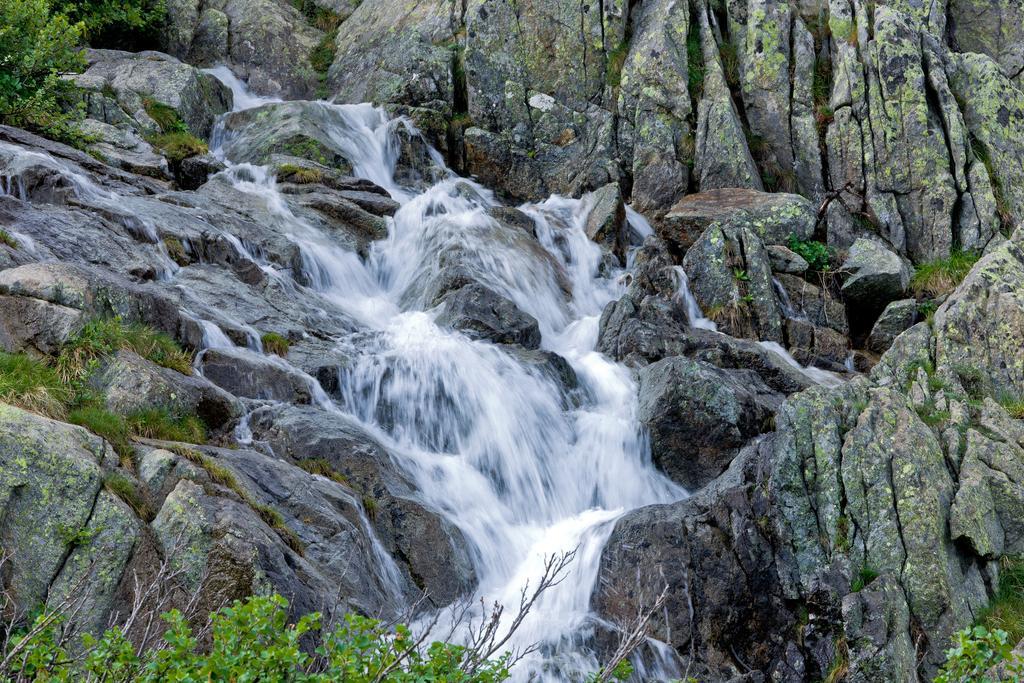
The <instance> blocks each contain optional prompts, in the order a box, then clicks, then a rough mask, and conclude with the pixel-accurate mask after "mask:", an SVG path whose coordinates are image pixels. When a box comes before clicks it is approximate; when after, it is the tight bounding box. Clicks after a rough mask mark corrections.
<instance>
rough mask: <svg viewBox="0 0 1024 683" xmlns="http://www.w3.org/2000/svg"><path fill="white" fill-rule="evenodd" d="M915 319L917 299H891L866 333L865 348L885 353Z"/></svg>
mask: <svg viewBox="0 0 1024 683" xmlns="http://www.w3.org/2000/svg"><path fill="white" fill-rule="evenodd" d="M916 320H917V301H915V300H914V299H901V300H899V301H893V302H892V303H890V304H889V305H888V306H886V307H885V310H883V311H882V314H881V315H880V316H878V320H876V321H875V324H874V326H873V327H872V328H871V334H869V335H868V341H867V348H869V349H870V350H872V351H874V352H875V353H885V352H886V351H887V350H888V349H889V347H890V346H892V343H893V341H894V340H895V339H896V337H898V336H899V335H900V333H901V332H903V331H904V330H906V329H908V328H909V327H910V326H911V325H913V324H914V322H915V321H916Z"/></svg>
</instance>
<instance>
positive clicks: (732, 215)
mask: <svg viewBox="0 0 1024 683" xmlns="http://www.w3.org/2000/svg"><path fill="white" fill-rule="evenodd" d="M815 221H816V215H815V211H814V207H813V206H811V203H810V202H809V201H808V200H806V199H804V198H803V197H800V196H799V195H792V194H782V193H775V194H772V193H767V192H758V191H756V190H747V189H740V188H728V189H716V190H708V191H705V192H700V193H697V194H691V195H687V196H685V197H683V198H682V199H681V200H679V202H677V203H676V205H675V206H673V207H672V209H671V210H670V211H669V212H668V213H667V214H665V217H664V218H663V219H662V221H661V223H660V225H659V227H658V234H659V235H660V236H661V238H662V239H663V240H665V243H666V244H667V245H668V247H669V249H671V250H673V251H677V252H679V253H683V252H685V251H686V250H687V249H688V248H689V247H690V245H692V244H693V243H694V242H695V241H696V240H697V238H698V237H700V236H701V234H703V233H704V231H705V230H707V229H708V227H710V226H711V225H713V224H720V225H730V226H737V227H739V226H742V227H745V228H747V229H749V230H750V231H751V232H752V233H753V234H755V235H757V237H758V238H759V239H761V240H762V241H763V242H764V243H765V244H785V243H786V242H787V241H788V240H789V238H790V236H791V235H796V237H797V238H798V239H808V238H810V237H811V235H813V234H814V226H815Z"/></svg>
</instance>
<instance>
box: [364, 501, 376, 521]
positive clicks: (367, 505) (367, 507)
mask: <svg viewBox="0 0 1024 683" xmlns="http://www.w3.org/2000/svg"><path fill="white" fill-rule="evenodd" d="M363 510H364V511H365V512H366V516H367V517H368V518H369V519H370V521H371V522H373V521H376V519H377V501H376V500H375V499H374V498H373V497H371V496H363Z"/></svg>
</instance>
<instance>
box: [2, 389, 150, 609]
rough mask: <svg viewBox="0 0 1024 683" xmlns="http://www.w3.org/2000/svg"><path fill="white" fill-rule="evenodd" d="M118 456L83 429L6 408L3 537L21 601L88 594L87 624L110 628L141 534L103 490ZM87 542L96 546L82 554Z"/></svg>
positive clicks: (11, 584)
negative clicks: (116, 596) (117, 596)
mask: <svg viewBox="0 0 1024 683" xmlns="http://www.w3.org/2000/svg"><path fill="white" fill-rule="evenodd" d="M111 455H112V451H111V449H110V447H109V446H108V445H107V444H106V443H105V442H104V441H103V440H102V439H100V438H99V437H97V436H94V435H92V434H90V433H89V432H87V431H86V430H84V429H82V428H81V427H74V426H71V425H67V424H63V423H60V422H57V421H54V420H50V419H47V418H44V417H40V416H39V415H34V414H32V413H27V412H24V411H22V410H18V409H17V408H14V407H12V406H9V405H6V404H0V510H2V511H3V514H2V518H3V524H2V525H0V539H2V542H3V547H4V550H5V551H6V552H7V553H9V554H10V560H9V563H8V564H7V565H6V569H7V573H6V574H5V577H4V586H5V588H6V589H7V590H8V591H9V592H10V595H11V598H12V599H13V600H14V602H15V604H17V605H21V606H25V607H28V606H31V605H40V604H43V603H44V602H45V601H46V600H47V598H51V597H52V598H54V599H57V600H58V601H59V600H62V599H63V598H64V597H66V596H67V594H68V592H70V591H75V592H76V593H77V592H82V593H87V594H88V597H87V604H86V605H84V609H85V612H84V614H83V617H84V619H85V622H86V624H87V625H88V626H90V627H98V626H100V627H101V626H105V625H106V623H105V622H106V619H107V617H108V615H109V613H110V609H111V606H112V604H113V596H114V592H115V589H116V587H117V585H118V583H119V582H120V578H121V574H122V572H123V571H124V568H125V565H126V564H127V561H128V557H129V556H130V554H131V551H132V547H133V545H134V544H135V540H136V538H137V535H138V531H139V528H138V524H137V522H136V521H135V519H134V515H133V514H132V512H131V511H130V510H129V509H127V507H126V506H124V505H123V504H121V503H120V502H119V501H117V500H116V499H114V498H113V497H112V496H110V495H109V494H108V493H105V492H103V491H102V487H103V477H104V475H103V465H104V464H107V463H109V460H108V458H109V457H110V456H111ZM83 539H86V540H89V541H94V542H95V544H91V543H90V544H87V547H84V548H79V549H77V550H76V546H78V545H81V544H82V541H83ZM90 558H92V559H95V560H96V562H92V561H90ZM58 595H60V597H59V598H58V597H57V596H58Z"/></svg>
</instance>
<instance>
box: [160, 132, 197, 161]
mask: <svg viewBox="0 0 1024 683" xmlns="http://www.w3.org/2000/svg"><path fill="white" fill-rule="evenodd" d="M147 140H148V141H149V144H151V145H153V146H154V147H156V148H157V149H159V150H160V151H161V152H162V153H163V155H164V156H165V157H167V160H168V161H170V162H171V163H172V164H180V163H181V162H182V161H184V160H185V159H187V158H189V157H194V156H197V155H199V154H206V152H207V151H209V147H207V145H206V143H205V142H203V141H202V140H200V139H199V138H197V137H196V136H195V135H192V133H189V132H184V133H180V132H176V133H160V134H158V135H151V136H149V137H148V138H147Z"/></svg>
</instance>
